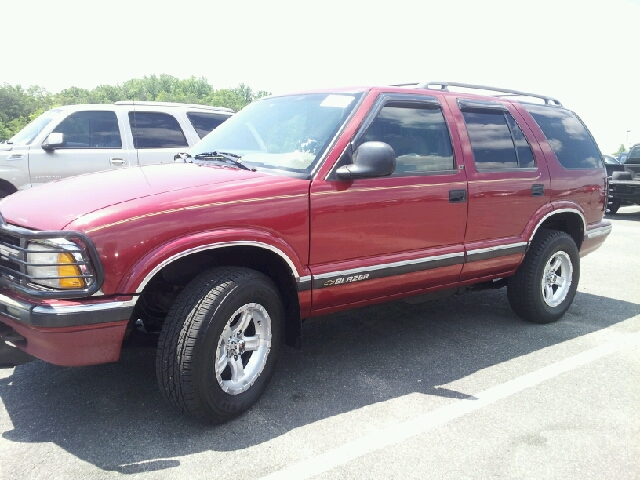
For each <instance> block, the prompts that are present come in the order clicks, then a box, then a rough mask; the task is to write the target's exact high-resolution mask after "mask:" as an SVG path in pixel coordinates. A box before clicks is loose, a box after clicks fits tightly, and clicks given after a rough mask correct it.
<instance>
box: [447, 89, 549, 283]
mask: <svg viewBox="0 0 640 480" xmlns="http://www.w3.org/2000/svg"><path fill="white" fill-rule="evenodd" d="M448 101H449V105H450V107H451V109H452V110H454V111H455V112H456V115H455V116H456V123H457V124H458V130H459V133H460V137H461V139H462V144H463V150H464V156H465V165H466V166H467V167H466V168H467V178H468V182H469V183H468V185H469V187H468V188H469V218H468V222H467V231H466V234H465V240H464V242H465V249H466V263H465V266H464V269H463V271H462V276H461V280H466V279H470V278H481V277H483V276H485V275H496V274H500V273H508V272H512V271H513V270H514V269H515V268H517V266H518V265H519V263H520V261H521V259H522V255H523V254H524V252H525V249H526V245H527V243H526V240H525V238H524V237H523V233H524V229H525V227H526V225H527V223H528V222H529V221H530V220H531V218H532V217H533V216H534V213H535V212H536V211H537V210H538V209H539V208H540V207H542V206H543V205H544V204H546V203H548V202H549V199H550V195H549V194H550V192H549V190H550V188H549V187H550V183H549V172H548V170H547V167H546V164H545V162H544V156H543V155H542V152H541V150H540V147H539V146H538V144H537V142H535V140H533V139H532V138H533V137H532V135H531V134H529V139H527V136H525V133H524V132H525V131H527V132H528V129H527V127H526V124H525V123H524V121H522V120H521V119H520V115H519V113H518V112H517V110H516V109H515V108H514V107H513V105H511V104H510V103H503V102H498V101H496V102H493V101H478V100H470V99H465V98H457V99H456V98H454V97H449V98H448ZM518 120H520V122H518Z"/></svg>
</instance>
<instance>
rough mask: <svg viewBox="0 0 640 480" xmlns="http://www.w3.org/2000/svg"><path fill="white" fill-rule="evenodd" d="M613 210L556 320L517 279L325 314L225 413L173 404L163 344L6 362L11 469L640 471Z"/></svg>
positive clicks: (1, 378)
mask: <svg viewBox="0 0 640 480" xmlns="http://www.w3.org/2000/svg"><path fill="white" fill-rule="evenodd" d="M610 218H611V220H612V222H613V224H614V229H613V232H612V233H611V235H610V236H609V238H608V240H607V241H606V242H605V244H604V246H603V247H602V248H600V249H599V250H598V251H596V252H595V253H593V254H592V255H589V256H588V257H586V258H585V259H584V261H583V263H582V278H581V281H580V286H579V289H578V295H577V296H576V299H575V301H574V303H573V305H572V307H571V308H570V309H569V312H568V313H567V314H566V315H565V316H564V317H563V318H562V319H561V320H560V321H559V322H557V323H554V324H551V325H544V326H541V325H532V324H528V323H525V322H522V321H520V320H519V319H518V318H517V317H516V316H515V315H514V314H513V313H512V312H511V310H510V308H509V305H508V303H507V299H506V291H505V290H504V289H502V290H496V291H484V292H477V293H470V294H467V295H463V296H459V297H452V298H446V299H441V300H437V301H434V302H430V303H424V304H418V305H410V304H407V303H404V302H396V303H391V304H387V305H383V306H375V307H367V308H364V309H359V310H354V311H350V312H343V313H340V314H336V315H331V316H327V317H323V318H318V319H313V320H310V321H308V322H307V323H306V324H305V326H304V332H303V333H304V347H303V349H302V350H299V351H298V350H293V349H288V348H287V349H286V350H285V351H284V352H283V355H282V357H281V361H280V363H279V366H278V369H277V372H276V375H275V377H274V379H273V380H272V382H271V384H270V386H269V388H268V389H267V391H266V393H265V395H264V396H263V397H262V399H261V400H260V401H259V402H258V403H257V404H256V405H255V406H254V407H253V408H252V409H251V410H250V411H249V412H248V413H247V414H245V415H244V416H242V417H240V418H238V419H236V420H235V421H232V422H229V423H227V424H225V425H221V426H213V427H212V426H209V427H206V426H202V425H198V424H196V423H194V422H192V421H191V420H189V419H188V418H186V417H183V416H181V415H180V414H178V413H176V412H174V410H173V409H172V408H171V407H170V406H169V405H168V404H166V403H165V402H164V400H163V399H162V398H161V396H160V393H159V391H158V390H157V386H156V381H155V370H154V360H155V359H154V350H153V349H152V348H149V347H135V348H130V349H127V350H125V351H124V352H123V356H122V359H121V361H120V362H118V363H115V364H109V365H99V366H94V367H82V368H75V369H72V368H62V367H56V366H52V365H48V364H46V363H44V362H40V361H36V362H32V363H30V364H26V365H22V366H19V367H17V368H15V369H8V370H0V478H2V479H11V478H16V479H17V478H20V479H23V478H30V479H33V478H87V479H93V478H96V479H97V478H111V477H116V476H122V475H126V476H130V477H134V478H137V477H140V478H171V479H173V478H190V479H192V478H207V479H216V478H221V479H222V478H224V479H230V478H232V479H235V480H240V479H249V478H262V477H268V478H295V479H300V478H321V479H335V478H363V479H369V478H403V479H407V478H421V479H422V478H437V479H449V478H450V479H461V478H500V479H502V478H504V479H520V478H522V479H525V478H526V479H531V478H536V479H547V478H553V479H566V478H581V479H585V478H603V479H604V478H606V479H618V478H620V479H633V478H640V282H638V273H639V272H640V248H639V247H640V208H637V207H623V208H621V209H620V211H619V212H618V214H617V215H615V216H611V217H610Z"/></svg>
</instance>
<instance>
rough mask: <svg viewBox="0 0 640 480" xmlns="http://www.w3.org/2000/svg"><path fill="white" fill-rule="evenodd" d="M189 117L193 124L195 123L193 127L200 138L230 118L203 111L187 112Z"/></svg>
mask: <svg viewBox="0 0 640 480" xmlns="http://www.w3.org/2000/svg"><path fill="white" fill-rule="evenodd" d="M187 117H189V121H190V122H191V125H193V128H194V129H195V130H196V133H197V134H198V136H199V137H200V138H202V137H204V136H205V135H206V134H208V133H209V132H210V131H211V130H213V129H214V128H216V127H217V126H218V125H220V124H221V123H222V122H224V121H225V120H226V119H227V118H228V117H226V116H223V115H214V114H212V113H201V112H189V113H187Z"/></svg>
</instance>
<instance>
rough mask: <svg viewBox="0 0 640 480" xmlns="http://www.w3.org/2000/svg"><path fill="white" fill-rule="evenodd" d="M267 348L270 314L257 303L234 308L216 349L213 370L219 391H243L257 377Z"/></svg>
mask: <svg viewBox="0 0 640 480" xmlns="http://www.w3.org/2000/svg"><path fill="white" fill-rule="evenodd" d="M270 349H271V317H269V314H268V313H267V310H266V309H265V308H264V307H263V306H262V305H259V304H257V303H248V304H245V305H243V306H242V307H240V308H239V309H238V310H236V311H235V313H234V314H233V315H231V318H230V319H229V321H228V322H227V324H226V326H225V327H224V330H223V331H222V335H220V339H219V340H218V348H217V349H216V358H215V364H214V369H215V373H216V379H217V380H218V384H219V385H220V388H222V390H223V391H224V392H226V393H228V394H230V395H238V394H240V393H242V392H244V391H246V390H247V389H248V388H249V387H251V385H253V384H254V382H255V381H256V380H257V379H258V377H259V376H260V374H261V373H262V370H263V369H264V367H265V365H266V363H267V357H268V355H269V350H270Z"/></svg>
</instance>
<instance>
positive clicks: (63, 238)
mask: <svg viewBox="0 0 640 480" xmlns="http://www.w3.org/2000/svg"><path fill="white" fill-rule="evenodd" d="M55 242H58V243H55ZM60 242H62V243H64V246H63V245H62V243H60ZM39 245H46V247H47V249H46V251H43V250H38V249H37V247H38V246H39ZM30 253H31V254H32V255H31V256H30V255H29V254H30ZM59 253H68V254H71V257H72V258H73V260H74V261H73V262H72V263H50V262H47V263H36V262H34V261H31V262H30V257H31V258H35V259H37V258H39V257H40V258H41V256H42V255H46V254H59ZM33 254H35V255H33ZM58 258H60V257H58ZM58 261H61V260H58ZM69 266H72V267H77V269H78V271H79V272H80V274H77V275H63V276H59V274H58V275H56V274H54V275H50V274H49V275H46V276H43V275H41V274H40V275H39V274H37V272H38V271H41V270H42V268H46V267H49V268H54V269H56V270H57V271H60V270H59V267H62V268H64V267H69ZM34 272H35V274H34ZM61 279H66V280H68V281H69V280H75V279H82V280H83V281H84V284H85V287H84V288H64V289H63V288H62V287H61V288H53V287H50V286H47V285H46V284H47V282H49V283H50V282H51V281H56V280H61ZM102 281H103V271H102V267H101V265H100V261H99V259H98V255H97V252H96V250H95V247H94V246H93V243H92V242H91V240H90V239H89V238H88V237H87V236H86V235H84V234H82V233H80V232H66V231H35V230H29V229H26V228H22V227H17V226H13V225H9V224H7V223H6V222H5V221H4V218H2V215H1V214H0V285H1V286H4V287H8V288H11V289H13V290H18V291H20V292H22V293H26V294H28V295H32V296H36V297H43V298H79V297H84V296H88V295H92V294H93V293H95V292H96V291H97V290H98V289H99V288H100V286H101V285H102ZM43 284H44V285H43Z"/></svg>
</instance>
